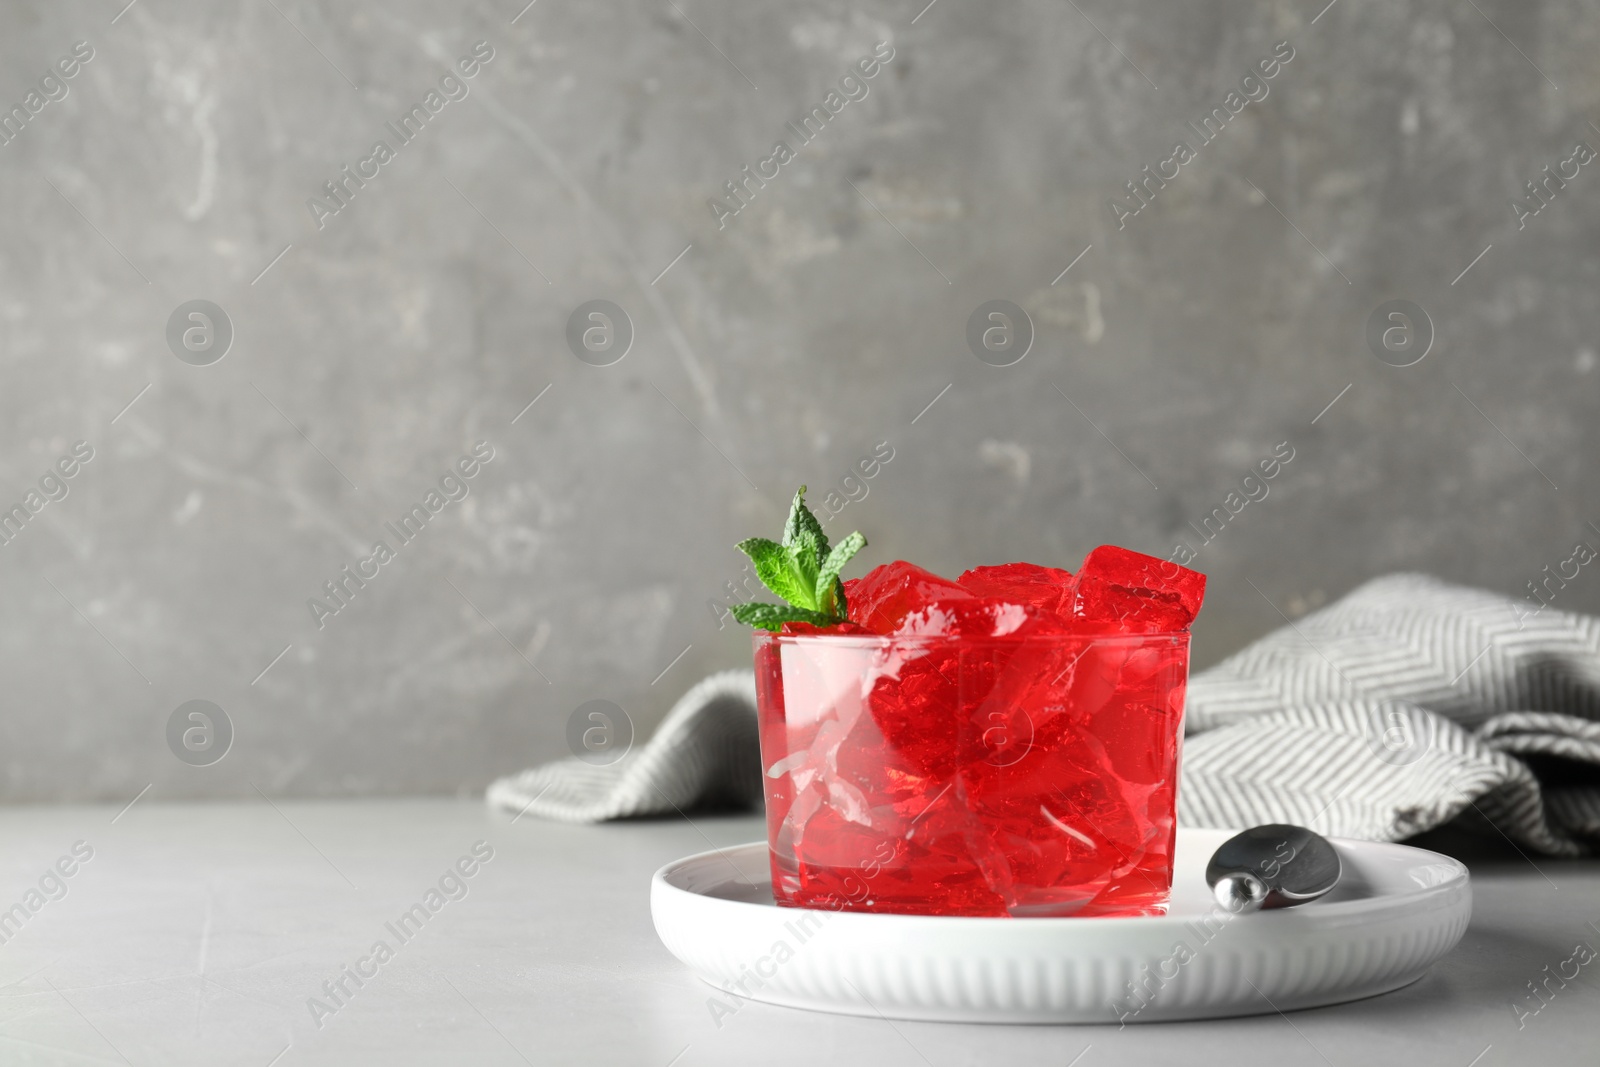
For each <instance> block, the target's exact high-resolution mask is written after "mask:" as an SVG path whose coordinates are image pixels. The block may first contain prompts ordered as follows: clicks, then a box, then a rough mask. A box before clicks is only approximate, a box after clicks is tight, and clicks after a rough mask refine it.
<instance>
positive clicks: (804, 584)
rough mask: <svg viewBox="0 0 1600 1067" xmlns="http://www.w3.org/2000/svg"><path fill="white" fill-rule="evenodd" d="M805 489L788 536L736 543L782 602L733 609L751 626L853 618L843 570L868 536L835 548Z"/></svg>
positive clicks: (850, 539)
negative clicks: (829, 545)
mask: <svg viewBox="0 0 1600 1067" xmlns="http://www.w3.org/2000/svg"><path fill="white" fill-rule="evenodd" d="M805 498H806V487H805V486H803V485H802V486H801V487H800V490H799V492H797V493H795V495H794V503H793V504H792V505H790V507H789V520H788V521H787V522H785V523H784V524H783V540H782V541H781V542H779V541H769V540H768V539H767V538H765V537H751V538H748V539H746V540H744V541H740V542H739V544H738V545H737V546H736V547H737V548H738V549H739V551H740V552H743V553H744V554H745V555H747V556H749V557H750V562H751V563H753V564H754V565H755V568H756V577H757V578H759V579H761V584H762V585H764V586H766V587H767V588H768V589H770V590H772V592H774V593H776V594H777V595H778V596H779V597H780V598H782V600H783V601H784V603H782V604H761V603H752V604H735V605H733V607H732V608H730V609H729V610H730V611H731V612H732V613H733V617H734V618H736V619H738V620H739V621H740V622H742V623H744V624H745V625H746V626H753V627H755V628H756V629H758V630H778V629H781V628H782V627H783V624H784V623H786V622H807V623H811V624H812V625H814V626H832V625H834V624H835V623H841V622H846V621H848V618H849V614H848V613H849V604H848V603H847V602H846V601H845V595H844V583H843V582H842V581H840V580H839V572H840V571H842V570H844V565H845V564H846V563H849V562H850V559H851V557H852V556H854V555H855V554H856V553H857V552H860V551H861V550H862V549H863V548H865V547H866V544H867V539H866V538H865V537H862V536H861V534H860V533H859V532H857V533H852V534H851V535H850V536H849V537H846V538H845V539H844V540H843V541H840V542H839V543H838V545H836V546H834V547H833V548H832V549H830V548H829V547H828V535H827V534H825V533H823V532H822V523H820V522H818V521H817V517H816V516H815V515H813V514H812V513H811V509H810V508H808V507H806V499H805Z"/></svg>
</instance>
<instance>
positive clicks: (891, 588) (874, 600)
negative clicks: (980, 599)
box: [844, 560, 972, 634]
mask: <svg viewBox="0 0 1600 1067" xmlns="http://www.w3.org/2000/svg"><path fill="white" fill-rule="evenodd" d="M844 595H845V599H846V600H848V601H849V604H850V621H851V622H854V623H857V624H859V625H861V626H865V627H866V628H867V629H869V630H872V631H874V632H876V633H880V634H888V633H893V632H894V631H895V629H896V628H897V627H898V626H899V625H900V623H901V622H902V621H903V620H904V619H905V617H906V616H907V615H909V614H911V613H912V612H913V611H916V610H918V609H920V608H925V607H929V606H930V605H933V604H940V603H944V602H946V601H950V600H965V599H968V598H969V597H971V596H972V594H971V593H969V592H967V591H966V590H965V589H963V588H961V586H959V585H957V584H956V583H955V582H952V581H949V580H948V579H945V578H941V577H939V576H938V575H937V574H934V573H933V572H932V571H925V570H923V569H922V568H921V567H918V566H917V565H916V564H914V563H907V562H905V561H904V560H895V561H894V562H893V563H885V564H882V565H881V566H877V567H874V568H872V570H870V571H868V572H867V574H866V576H865V577H862V578H854V579H851V580H850V581H848V582H845V583H844Z"/></svg>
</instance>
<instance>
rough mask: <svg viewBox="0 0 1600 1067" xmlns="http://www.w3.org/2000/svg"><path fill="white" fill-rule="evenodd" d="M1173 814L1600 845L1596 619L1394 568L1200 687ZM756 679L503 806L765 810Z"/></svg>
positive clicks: (600, 811)
mask: <svg viewBox="0 0 1600 1067" xmlns="http://www.w3.org/2000/svg"><path fill="white" fill-rule="evenodd" d="M1185 723H1186V730H1187V733H1188V735H1189V736H1188V737H1187V738H1186V739H1185V742H1184V752H1183V778H1182V781H1181V783H1180V785H1179V790H1178V818H1179V822H1180V823H1182V824H1183V825H1185V826H1214V827H1240V826H1252V825H1257V824H1260V823H1269V822H1291V823H1298V824H1301V825H1305V826H1310V827H1313V828H1315V829H1317V830H1320V831H1322V832H1323V833H1327V834H1332V835H1337V836H1342V837H1358V838H1367V839H1370V840H1397V839H1400V838H1405V837H1410V836H1412V835H1413V834H1417V833H1420V832H1422V831H1423V830H1428V829H1431V828H1433V827H1435V826H1438V825H1440V824H1442V823H1445V822H1448V821H1450V820H1452V819H1455V818H1457V817H1461V818H1462V819H1463V821H1464V823H1466V824H1469V825H1475V826H1477V827H1479V828H1481V829H1483V830H1484V831H1485V832H1488V833H1496V832H1498V833H1499V834H1502V835H1504V836H1505V837H1506V838H1508V839H1510V840H1512V841H1514V842H1516V843H1518V844H1519V845H1520V846H1526V847H1528V848H1531V849H1533V850H1536V851H1538V852H1543V853H1550V854H1556V855H1578V854H1582V853H1585V852H1587V851H1589V848H1590V847H1591V846H1592V845H1594V844H1596V843H1597V842H1600V619H1597V618H1594V617H1591V616H1586V615H1575V614H1571V613H1567V612H1560V611H1556V610H1555V609H1553V608H1550V607H1547V606H1544V605H1543V604H1540V603H1536V602H1534V601H1530V600H1518V599H1513V598H1509V597H1504V596H1500V595H1498V594H1495V593H1489V592H1485V591H1483V590H1478V589H1470V588H1465V587H1462V586H1456V585H1450V584H1447V583H1445V582H1441V581H1439V580H1437V579H1434V578H1430V577H1428V576H1426V575H1418V574H1397V575H1390V576H1387V577H1384V578H1378V579H1376V580H1374V581H1371V582H1368V583H1367V584H1366V585H1363V586H1361V587H1360V588H1358V589H1356V590H1355V591H1354V592H1352V593H1350V594H1349V595H1348V596H1346V597H1344V598H1343V599H1341V600H1339V601H1337V602H1336V603H1334V604H1331V605H1329V606H1328V607H1326V608H1323V609H1322V610H1320V611H1317V612H1315V613H1313V614H1311V615H1307V616H1305V617H1304V618H1302V619H1300V620H1299V621H1297V622H1290V623H1289V624H1288V625H1287V626H1285V627H1283V628H1282V629H1280V630H1277V631H1275V632H1273V633H1271V634H1269V635H1268V636H1266V637H1264V638H1262V639H1261V640H1259V641H1257V642H1255V643H1254V644H1252V645H1250V646H1249V647H1247V648H1245V649H1244V650H1243V651H1242V652H1239V653H1237V654H1236V655H1234V656H1232V657H1231V658H1229V659H1227V660H1224V661H1223V662H1222V663H1219V664H1218V665H1216V666H1215V667H1212V668H1210V669H1209V670H1206V671H1202V672H1200V673H1199V674H1197V675H1195V676H1194V677H1193V678H1192V679H1191V680H1190V683H1189V693H1188V706H1187V713H1186V719H1185ZM760 772H761V763H760V756H759V752H758V745H757V733H756V726H755V684H754V680H753V678H752V676H751V674H750V672H749V671H725V672H722V673H720V674H714V675H712V676H711V677H709V678H707V679H705V680H704V681H702V682H701V683H700V684H698V685H696V686H695V687H694V688H693V689H691V690H689V692H688V693H686V694H685V695H684V697H683V698H682V699H681V700H679V701H678V703H677V705H676V706H674V707H673V709H672V711H671V712H670V713H669V714H668V715H667V717H666V719H665V720H664V721H663V722H662V724H661V727H660V728H659V729H658V730H657V731H656V734H655V736H654V737H653V738H651V740H650V742H649V743H648V744H646V745H644V746H643V747H642V748H640V749H638V750H636V751H634V752H632V753H630V754H629V755H627V756H626V757H624V758H623V759H622V760H620V761H618V762H617V763H614V764H611V765H609V766H603V767H595V766H591V765H589V764H587V763H584V762H582V761H580V760H577V759H566V760H561V761H559V762H556V763H550V764H546V765H544V766H542V767H536V768H534V769H532V770H529V771H524V772H523V773H521V774H519V775H515V776H513V777H510V778H502V779H500V780H499V781H496V782H495V783H494V784H493V785H491V786H490V787H489V793H488V800H489V803H490V804H492V805H494V806H497V807H501V808H506V809H509V810H512V811H519V812H520V811H526V812H528V813H529V814H533V815H538V816H542V817H544V818H549V819H560V820H564V821H568V822H598V821H601V820H605V819H614V818H621V817H624V816H628V815H644V814H671V813H672V812H674V811H677V812H680V813H681V812H683V811H686V810H688V809H689V808H691V807H693V806H696V805H699V804H702V803H705V802H707V801H717V802H722V803H734V804H743V805H747V806H754V805H756V804H759V803H760V800H761V774H760Z"/></svg>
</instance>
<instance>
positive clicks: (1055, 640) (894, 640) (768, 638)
mask: <svg viewBox="0 0 1600 1067" xmlns="http://www.w3.org/2000/svg"><path fill="white" fill-rule="evenodd" d="M1178 638H1182V639H1183V640H1184V641H1188V640H1189V638H1190V631H1188V630H1151V631H1149V632H1146V633H1137V634H1083V633H1050V634H1020V635H1013V634H1002V635H1000V636H998V637H966V636H963V635H961V634H913V635H905V636H901V635H896V634H781V633H778V632H776V631H774V630H755V631H754V632H752V634H751V638H750V639H751V641H752V642H778V643H780V644H781V643H785V642H787V643H793V644H799V643H801V642H804V643H806V644H816V645H831V646H836V647H845V648H848V647H852V646H854V647H859V648H890V647H897V646H907V645H965V646H976V645H1029V644H1032V645H1045V644H1053V645H1072V644H1105V645H1125V644H1134V645H1136V644H1154V643H1157V642H1160V641H1167V642H1171V641H1173V640H1175V639H1178Z"/></svg>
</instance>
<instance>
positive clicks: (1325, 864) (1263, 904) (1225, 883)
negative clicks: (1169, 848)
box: [1206, 823, 1340, 912]
mask: <svg viewBox="0 0 1600 1067" xmlns="http://www.w3.org/2000/svg"><path fill="white" fill-rule="evenodd" d="M1339 873H1340V864H1339V853H1338V852H1336V851H1335V850H1334V847H1333V846H1332V845H1331V844H1329V843H1328V840H1327V838H1325V837H1323V836H1322V835H1321V834H1318V833H1315V832H1314V831H1311V830H1307V829H1306V828H1305V827H1304V826H1290V825H1288V824H1287V823H1272V824H1270V825H1267V826H1256V827H1252V828H1251V829H1249V830H1246V831H1245V832H1244V833H1242V834H1238V835H1237V836H1234V837H1230V838H1229V839H1228V840H1227V841H1225V842H1223V844H1222V847H1221V848H1219V849H1217V851H1216V854H1215V855H1213V856H1212V857H1211V862H1210V863H1209V864H1207V865H1206V884H1207V885H1209V886H1210V887H1211V893H1212V895H1213V896H1214V897H1216V899H1217V904H1218V905H1220V906H1221V907H1222V908H1224V909H1226V910H1227V911H1231V912H1248V911H1256V910H1258V909H1261V908H1292V907H1294V906H1295V905H1296V904H1304V903H1305V902H1306V901H1308V900H1316V899H1317V898H1318V897H1320V896H1322V895H1323V894H1325V893H1327V892H1328V891H1329V890H1330V889H1332V888H1333V887H1334V886H1335V885H1337V884H1338V883H1339Z"/></svg>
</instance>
